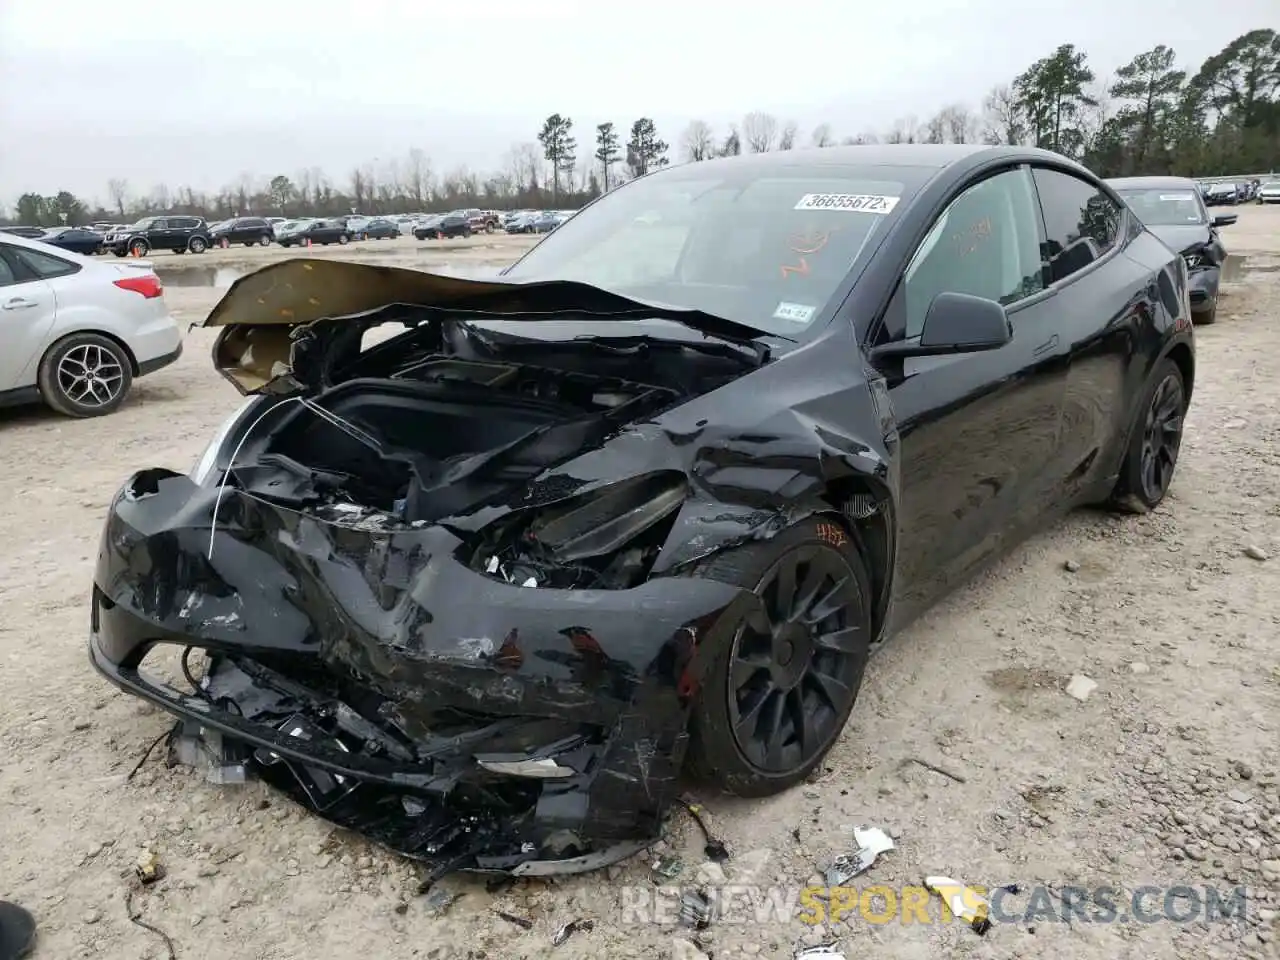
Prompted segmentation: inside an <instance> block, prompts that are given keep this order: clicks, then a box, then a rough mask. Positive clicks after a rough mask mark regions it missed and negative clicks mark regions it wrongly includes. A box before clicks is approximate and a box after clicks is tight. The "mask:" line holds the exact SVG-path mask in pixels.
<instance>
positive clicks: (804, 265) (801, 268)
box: [782, 257, 809, 280]
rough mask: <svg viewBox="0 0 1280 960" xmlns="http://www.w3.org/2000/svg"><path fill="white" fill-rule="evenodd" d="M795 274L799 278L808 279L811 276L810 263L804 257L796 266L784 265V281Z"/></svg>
mask: <svg viewBox="0 0 1280 960" xmlns="http://www.w3.org/2000/svg"><path fill="white" fill-rule="evenodd" d="M793 273H794V274H796V275H797V276H801V277H807V276H808V275H809V261H808V260H806V259H805V258H804V257H801V258H800V262H799V263H798V264H796V265H795V266H788V265H787V264H785V263H784V264H783V265H782V279H783V280H785V279H787V277H789V276H791V275H792V274H793Z"/></svg>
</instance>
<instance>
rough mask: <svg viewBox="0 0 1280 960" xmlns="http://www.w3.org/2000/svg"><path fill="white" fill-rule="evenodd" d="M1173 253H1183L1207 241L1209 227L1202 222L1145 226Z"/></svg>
mask: <svg viewBox="0 0 1280 960" xmlns="http://www.w3.org/2000/svg"><path fill="white" fill-rule="evenodd" d="M1147 229H1148V230H1150V231H1151V232H1152V233H1154V234H1155V235H1156V236H1157V237H1158V238H1159V239H1160V242H1161V243H1163V244H1164V245H1165V246H1166V247H1168V248H1169V249H1170V250H1172V251H1173V252H1174V253H1183V252H1185V251H1186V250H1188V249H1189V248H1191V247H1195V246H1198V245H1199V244H1203V243H1208V242H1209V227H1208V225H1207V224H1203V223H1191V224H1186V225H1176V224H1175V225H1166V226H1156V227H1147Z"/></svg>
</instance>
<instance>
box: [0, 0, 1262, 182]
mask: <svg viewBox="0 0 1280 960" xmlns="http://www.w3.org/2000/svg"><path fill="white" fill-rule="evenodd" d="M1276 2H1277V0H1217V2H1215V3H1211V4H1208V5H1206V4H1204V3H1202V2H1191V0H1158V2H1157V0H1125V2H1117V0H1025V2H1015V0H908V2H899V3H892V2H891V3H884V4H867V3H858V2H853V0H784V2H779V0H771V2H763V0H732V2H731V0H643V2H638V3H635V4H627V3H620V2H618V0H611V2H602V0H593V2H587V0H457V2H456V3H453V4H450V3H447V2H445V0H400V2H392V0H361V2H359V3H357V2H355V0H349V2H339V0H305V2H304V0H176V2H175V0H170V2H168V3H147V4H142V5H135V4H128V3H123V2H121V0H43V2H42V0H0V203H4V204H11V203H12V202H13V200H14V198H15V197H16V196H17V194H19V193H21V192H24V191H27V190H34V191H38V192H40V193H52V192H55V191H56V190H58V189H69V190H72V191H73V192H76V193H78V194H81V195H83V196H85V197H89V198H98V199H101V200H105V199H106V189H105V184H106V181H107V180H108V178H111V177H123V178H126V179H127V180H128V181H129V183H130V185H131V187H132V188H133V189H134V190H135V191H138V190H145V189H147V188H149V187H150V186H151V185H153V184H155V183H157V182H163V183H165V184H167V185H168V186H169V187H170V188H176V187H179V186H181V185H184V184H190V185H191V186H193V187H195V188H197V189H202V190H212V189H217V188H218V187H220V186H222V185H224V184H228V183H232V182H234V181H236V180H237V179H239V177H240V176H241V175H242V174H250V175H252V176H253V177H255V178H263V179H265V178H268V177H270V176H271V175H273V174H276V173H285V174H288V175H293V174H294V173H295V172H296V171H297V170H299V169H302V168H305V167H310V166H319V167H321V168H323V169H324V170H325V171H326V173H328V174H329V176H330V177H331V178H332V179H333V180H334V181H335V183H336V184H337V185H338V186H343V185H345V184H346V183H347V181H348V180H349V173H350V170H351V168H352V167H353V166H355V165H357V164H360V163H363V162H366V161H370V160H372V159H374V158H379V159H380V160H381V161H383V162H385V161H387V160H389V159H390V158H392V157H399V156H402V155H404V154H406V153H407V152H408V150H409V149H410V148H411V147H421V148H422V149H423V150H425V151H426V152H427V154H428V155H429V156H430V157H431V159H432V161H433V165H434V167H435V169H436V170H437V171H442V170H445V169H448V168H451V167H455V166H459V165H467V166H470V167H471V168H473V169H476V170H483V169H485V168H495V167H498V166H500V165H501V163H502V160H503V155H504V153H506V151H507V150H508V149H509V147H510V146H511V145H512V143H515V142H520V141H531V140H533V139H534V137H535V135H536V133H537V131H538V129H539V127H540V125H541V122H542V120H543V119H544V118H545V117H546V116H547V115H548V114H550V113H553V112H559V113H561V114H563V115H566V116H569V117H571V118H572V119H573V120H574V124H575V132H576V134H577V136H578V138H579V141H580V144H581V146H580V147H579V154H580V155H582V154H585V153H587V152H588V151H587V150H586V148H585V144H586V142H588V141H590V140H591V139H592V137H593V134H594V128H595V125H596V124H598V123H601V122H604V121H606V120H608V121H613V122H614V123H615V124H617V125H618V126H619V127H622V128H624V129H625V128H628V127H629V126H630V124H631V121H633V120H634V119H635V118H636V117H638V116H651V117H653V118H654V119H655V120H656V121H657V124H658V129H659V134H660V135H661V136H662V138H663V139H665V140H667V141H668V142H670V143H671V144H672V145H673V148H674V147H675V146H676V144H677V143H678V141H679V139H680V138H679V134H680V131H681V129H682V128H683V127H684V125H685V124H686V123H688V121H689V120H690V119H691V118H693V117H700V118H703V119H706V120H707V121H709V122H710V123H712V124H713V125H714V126H715V128H716V130H717V133H718V134H723V132H724V129H725V128H726V126H727V124H728V123H729V122H731V121H733V120H736V119H738V118H740V117H741V116H742V115H743V114H744V113H746V112H748V111H751V110H765V111H768V112H770V113H774V114H776V115H778V116H779V117H780V118H781V119H788V118H791V119H795V120H796V121H797V122H799V124H800V125H801V129H802V130H803V131H805V134H804V136H805V137H807V133H808V131H809V130H811V129H812V128H813V126H814V125H816V124H818V123H820V122H823V121H827V122H829V123H831V125H832V127H833V128H834V131H835V133H836V134H837V135H840V136H843V135H846V134H853V133H858V132H861V131H863V130H867V129H876V130H881V129H884V128H887V127H888V126H889V125H890V124H891V123H892V122H893V120H894V118H895V117H898V116H904V115H907V114H915V115H916V116H918V117H919V118H920V119H921V120H923V119H925V118H926V117H927V116H928V115H930V114H932V113H933V112H935V111H936V110H937V109H938V108H939V107H941V106H943V105H944V104H946V103H948V102H951V101H955V100H964V101H967V102H968V103H970V104H971V105H972V106H974V107H975V108H976V107H977V106H978V105H979V104H980V103H981V99H982V96H983V94H984V93H985V91H986V90H987V89H988V88H990V87H991V86H992V85H993V84H996V83H1001V82H1007V81H1008V80H1010V79H1011V78H1012V77H1013V76H1015V75H1016V74H1017V73H1019V72H1020V71H1021V70H1023V69H1024V68H1025V67H1026V66H1027V65H1029V64H1030V63H1031V62H1033V61H1034V60H1036V59H1038V58H1039V57H1042V56H1044V55H1046V54H1048V53H1050V52H1051V51H1052V50H1053V48H1054V47H1055V46H1056V45H1058V44H1060V43H1074V44H1076V45H1077V46H1079V47H1081V48H1083V49H1085V50H1086V51H1087V52H1088V53H1089V58H1090V63H1091V64H1092V65H1093V67H1094V69H1095V71H1097V73H1098V74H1099V77H1100V78H1102V77H1105V76H1107V75H1109V74H1110V73H1111V72H1112V71H1114V69H1115V68H1116V67H1117V66H1120V65H1121V64H1123V63H1125V62H1127V61H1128V60H1129V59H1130V58H1131V57H1132V56H1133V55H1134V54H1135V53H1138V52H1140V51H1142V50H1145V49H1149V48H1150V47H1152V46H1154V45H1155V44H1157V43H1165V44H1168V45H1169V46H1172V47H1173V48H1174V49H1175V50H1176V51H1177V53H1178V57H1179V60H1180V61H1181V62H1182V63H1183V64H1184V65H1187V66H1189V67H1190V68H1191V69H1193V70H1194V69H1195V68H1196V67H1198V66H1199V64H1200V62H1201V61H1202V60H1203V59H1204V58H1205V57H1206V56H1208V55H1211V54H1213V53H1215V52H1217V51H1218V50H1219V49H1221V48H1222V47H1223V46H1224V45H1225V44H1226V43H1228V42H1230V41H1231V40H1232V39H1234V38H1235V37H1236V36H1238V35H1239V34H1241V33H1243V32H1245V31H1246V30H1250V29H1255V28H1259V27H1267V26H1271V27H1275V26H1280V23H1278V22H1277V21H1280V16H1278V15H1277V14H1278V10H1277V6H1276ZM629 8H634V10H635V11H636V12H635V13H630V12H628V10H629ZM674 153H675V150H674V149H673V154H674ZM674 159H676V157H675V156H674V155H673V160H674Z"/></svg>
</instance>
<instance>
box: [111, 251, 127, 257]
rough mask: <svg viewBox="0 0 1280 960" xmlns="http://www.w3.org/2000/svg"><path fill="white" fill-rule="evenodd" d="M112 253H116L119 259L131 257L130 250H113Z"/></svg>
mask: <svg viewBox="0 0 1280 960" xmlns="http://www.w3.org/2000/svg"><path fill="white" fill-rule="evenodd" d="M111 252H112V253H114V254H115V255H116V256H117V257H127V256H128V255H129V251H128V250H112V251H111Z"/></svg>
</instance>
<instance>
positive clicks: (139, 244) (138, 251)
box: [129, 240, 151, 257]
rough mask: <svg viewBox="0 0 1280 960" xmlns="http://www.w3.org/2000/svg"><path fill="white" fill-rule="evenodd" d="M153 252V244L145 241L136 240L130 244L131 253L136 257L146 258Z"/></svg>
mask: <svg viewBox="0 0 1280 960" xmlns="http://www.w3.org/2000/svg"><path fill="white" fill-rule="evenodd" d="M150 252H151V244H149V243H147V241H145V240H134V241H132V242H131V243H130V244H129V253H130V255H132V256H135V257H145V256H146V255H147V254H148V253H150Z"/></svg>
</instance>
